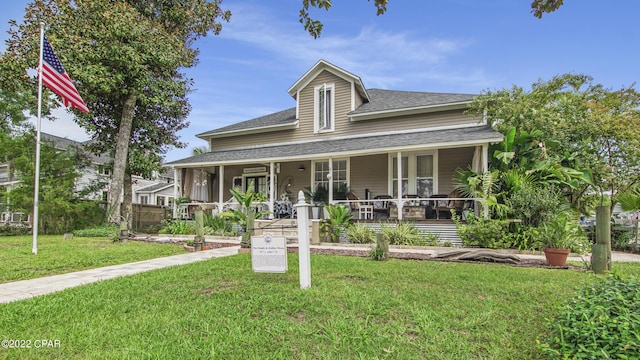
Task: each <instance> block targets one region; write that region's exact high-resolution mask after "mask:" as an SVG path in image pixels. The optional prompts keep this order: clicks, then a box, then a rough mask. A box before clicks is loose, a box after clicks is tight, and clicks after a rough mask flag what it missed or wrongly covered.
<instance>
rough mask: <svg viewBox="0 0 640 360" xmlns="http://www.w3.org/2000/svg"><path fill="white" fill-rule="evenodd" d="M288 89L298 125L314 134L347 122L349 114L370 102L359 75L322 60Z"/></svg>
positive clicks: (328, 131) (330, 129) (327, 131)
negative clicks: (292, 100) (294, 106)
mask: <svg viewBox="0 0 640 360" xmlns="http://www.w3.org/2000/svg"><path fill="white" fill-rule="evenodd" d="M288 92H289V95H291V96H292V97H293V98H294V99H295V100H296V118H297V119H299V121H300V124H301V128H304V129H305V130H307V131H313V133H314V134H322V133H332V132H334V131H335V130H336V129H337V128H340V127H341V125H345V124H346V122H348V121H349V118H348V116H347V114H348V113H350V112H352V111H354V110H356V109H357V108H358V107H359V106H360V105H362V104H363V103H366V102H369V101H370V99H369V95H368V94H367V90H366V89H365V87H364V85H363V84H362V80H361V79H360V77H359V76H356V75H354V74H352V73H350V72H348V71H346V70H344V69H341V68H339V67H337V66H335V65H333V64H330V63H328V62H326V61H324V60H320V61H318V62H317V63H316V64H315V65H314V66H313V67H311V69H309V71H307V72H306V73H305V74H304V75H302V77H301V78H300V79H298V81H296V82H295V83H294V84H293V85H292V86H291V87H290V88H289V90H288Z"/></svg>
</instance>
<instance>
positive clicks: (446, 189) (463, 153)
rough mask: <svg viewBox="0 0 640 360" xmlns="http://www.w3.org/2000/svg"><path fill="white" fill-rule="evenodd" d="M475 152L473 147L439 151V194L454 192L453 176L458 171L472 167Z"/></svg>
mask: <svg viewBox="0 0 640 360" xmlns="http://www.w3.org/2000/svg"><path fill="white" fill-rule="evenodd" d="M473 151H474V148H473V147H465V148H454V149H442V150H439V151H438V193H440V194H448V193H450V192H451V191H452V190H453V176H454V175H455V173H456V169H458V168H461V169H466V168H468V167H469V166H470V165H471V162H472V160H473Z"/></svg>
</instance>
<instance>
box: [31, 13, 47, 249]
mask: <svg viewBox="0 0 640 360" xmlns="http://www.w3.org/2000/svg"><path fill="white" fill-rule="evenodd" d="M43 47H44V22H40V58H39V61H38V124H37V126H36V168H35V185H34V190H33V221H32V223H31V230H32V233H33V245H32V248H31V252H32V253H34V254H37V253H38V205H39V202H40V199H39V197H40V194H39V193H40V125H41V113H42V52H43V50H42V49H43Z"/></svg>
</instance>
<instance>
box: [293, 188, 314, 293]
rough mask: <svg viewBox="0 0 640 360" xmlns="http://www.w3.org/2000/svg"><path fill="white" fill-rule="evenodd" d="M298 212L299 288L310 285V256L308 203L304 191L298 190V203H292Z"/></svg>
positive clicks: (306, 287)
mask: <svg viewBox="0 0 640 360" xmlns="http://www.w3.org/2000/svg"><path fill="white" fill-rule="evenodd" d="M294 206H295V208H296V212H297V214H298V256H299V263H300V289H308V288H310V287H311V256H310V252H311V250H310V247H309V204H307V203H306V202H305V199H304V193H303V192H302V191H300V192H298V203H297V204H296V205H294Z"/></svg>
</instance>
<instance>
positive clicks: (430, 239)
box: [425, 233, 441, 246]
mask: <svg viewBox="0 0 640 360" xmlns="http://www.w3.org/2000/svg"><path fill="white" fill-rule="evenodd" d="M425 245H427V246H440V245H441V244H440V235H438V234H434V233H427V240H426V241H425Z"/></svg>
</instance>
